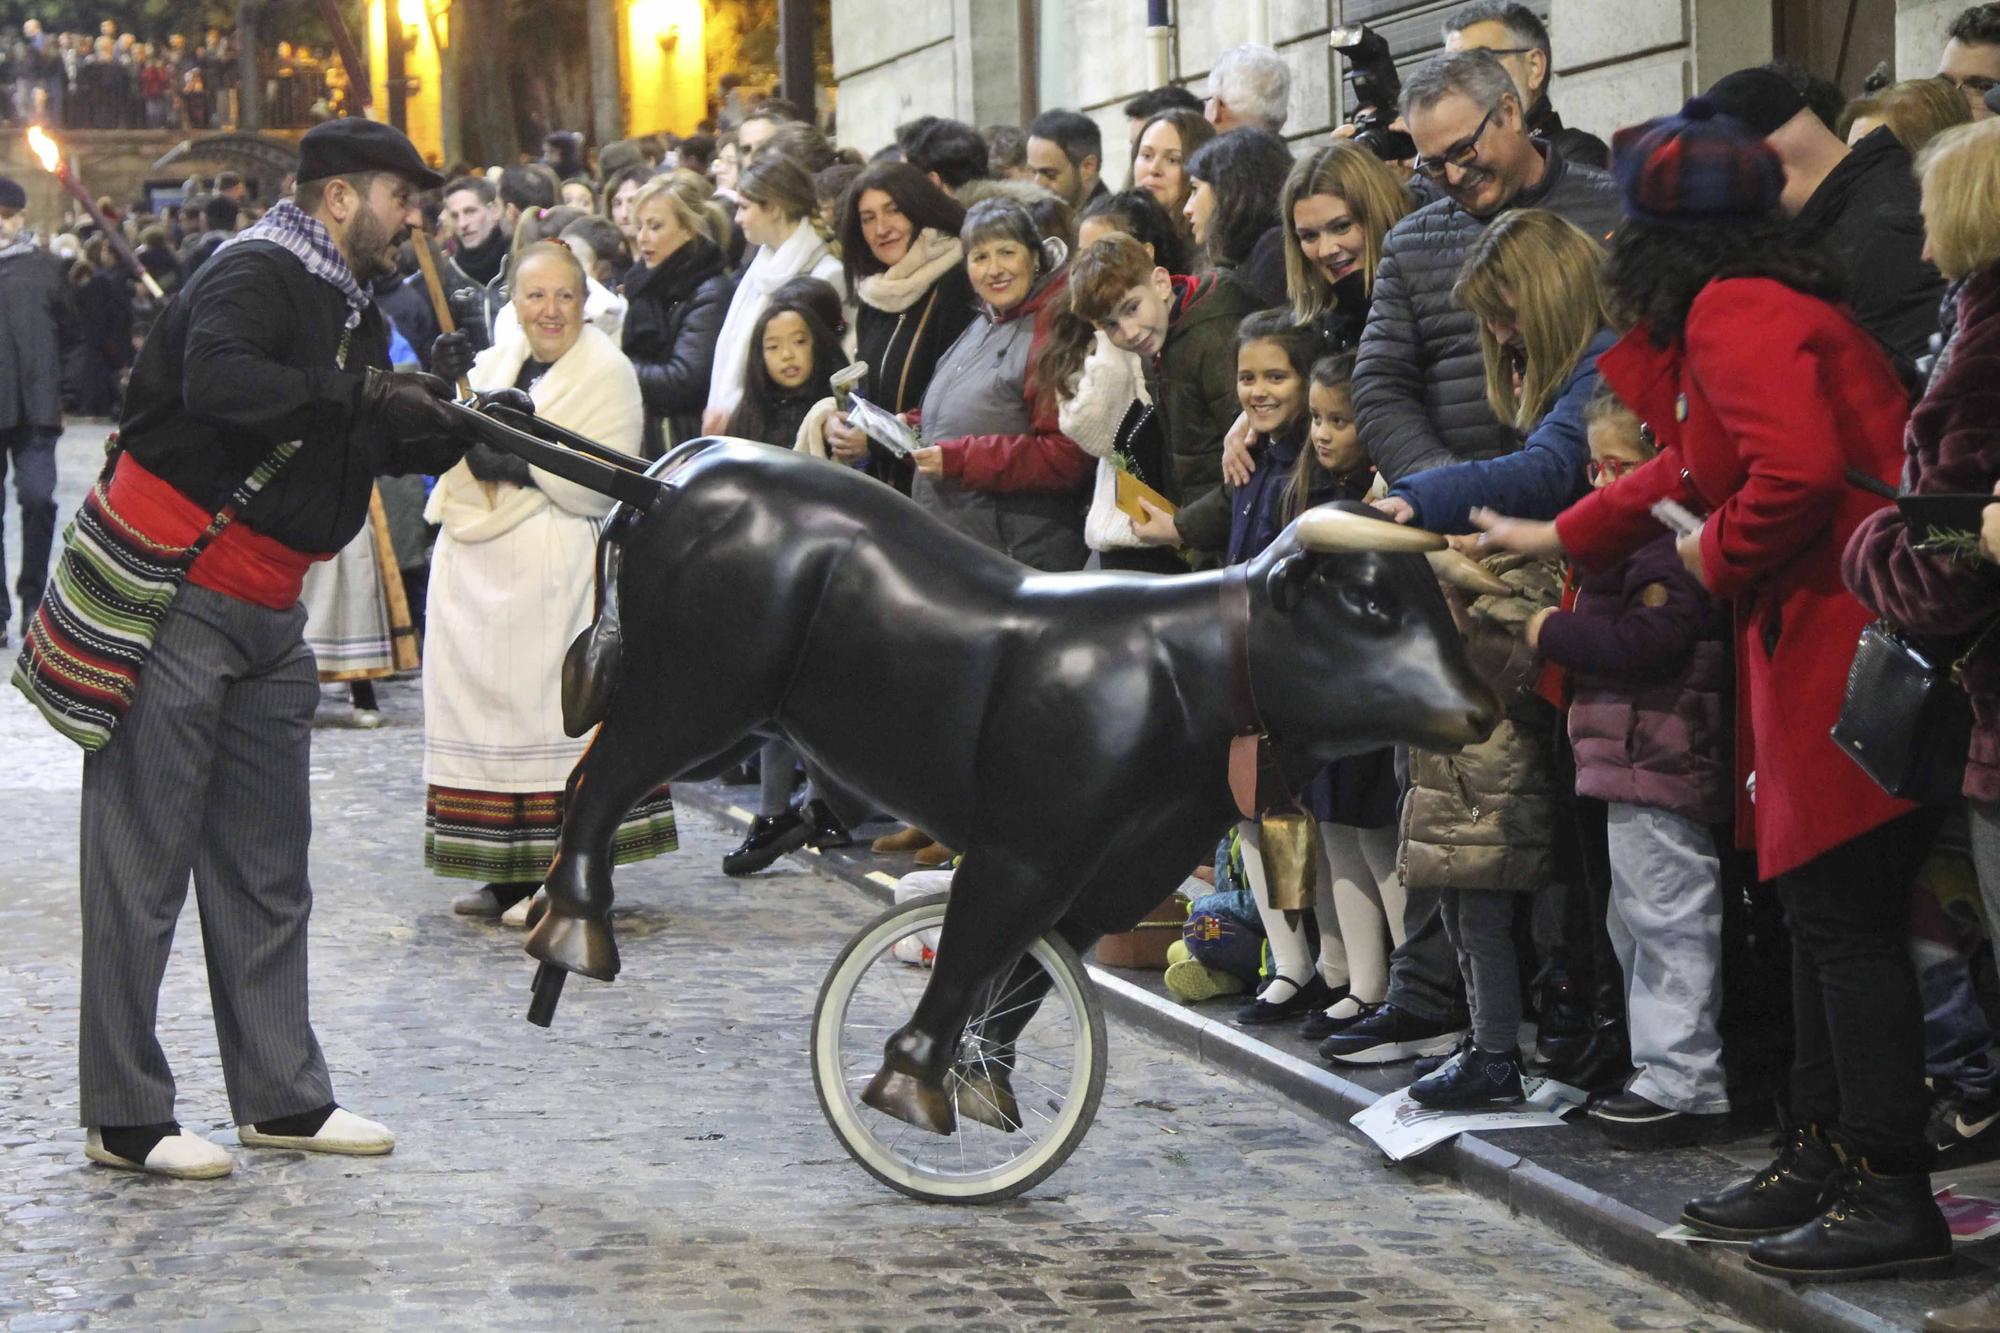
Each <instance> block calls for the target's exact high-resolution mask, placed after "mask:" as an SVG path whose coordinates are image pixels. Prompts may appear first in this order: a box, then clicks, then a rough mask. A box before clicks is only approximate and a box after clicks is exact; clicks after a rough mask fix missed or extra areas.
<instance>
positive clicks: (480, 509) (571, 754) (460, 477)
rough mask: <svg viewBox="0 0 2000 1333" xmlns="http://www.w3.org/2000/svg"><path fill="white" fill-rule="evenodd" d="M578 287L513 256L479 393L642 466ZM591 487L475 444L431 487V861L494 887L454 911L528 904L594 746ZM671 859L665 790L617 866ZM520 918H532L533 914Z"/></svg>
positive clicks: (594, 515)
mask: <svg viewBox="0 0 2000 1333" xmlns="http://www.w3.org/2000/svg"><path fill="white" fill-rule="evenodd" d="M585 276H586V275H585V274H584V272H583V267H582V265H581V264H579V263H578V262H577V259H576V256H575V255H574V254H573V253H571V251H570V250H569V249H568V248H567V247H566V246H564V245H562V244H561V243H560V242H557V241H543V242H538V243H536V244H535V245H532V246H530V247H528V248H527V249H525V250H523V251H522V252H521V255H520V258H519V260H518V261H517V263H516V265H515V270H514V283H513V298H512V300H513V306H514V310H515V313H516V314H517V315H518V316H519V319H518V321H517V322H516V323H514V324H513V325H512V326H511V328H510V329H507V330H504V331H503V332H502V334H501V337H500V341H498V342H496V343H495V344H494V345H493V346H492V347H490V348H488V349H487V350H486V351H484V352H481V353H480V354H479V357H478V359H477V360H476V361H475V362H474V363H473V366H472V372H471V376H470V378H471V381H472V386H473V388H475V389H478V390H481V391H491V390H495V389H507V388H517V389H524V390H526V391H527V393H528V396H529V397H530V398H532V399H533V400H534V403H535V411H536V414H537V415H538V416H542V417H545V418H547V419H548V420H549V421H552V422H554V423H556V424H557V425H560V426H565V427H567V428H569V429H570V430H574V431H576V432H578V433H579V434H582V435H587V436H589V437H590V438H591V439H594V440H597V441H599V442H601V443H603V444H606V445H608V446H610V447H612V448H614V449H618V450H620V451H622V452H624V453H628V454H632V455H633V456H635V457H636V456H638V453H639V441H640V432H641V427H642V423H643V419H644V408H643V406H642V405H641V403H640V401H639V380H638V377H637V375H635V374H634V373H633V370H632V366H631V363H630V362H628V361H627V360H626V359H625V354H624V353H623V352H621V351H619V350H618V345H617V344H616V343H614V342H612V341H611V340H610V339H609V338H607V337H606V336H605V335H604V334H603V333H602V332H601V331H600V330H598V329H597V328H595V327H593V326H591V325H590V324H588V323H587V322H586V321H585V319H584V313H583V311H584V290H585ZM610 507H611V502H610V501H609V500H607V499H605V498H604V497H603V496H601V495H599V494H597V493H596V492H595V491H590V490H586V489H584V488H583V487H581V486H578V485H576V484H575V483H573V482H568V481H564V480H563V479H562V478H560V477H556V476H552V475H550V474H549V473H547V472H544V471H542V470H541V469H539V468H531V467H529V466H528V465H527V464H526V463H524V462H522V461H521V460H520V459H517V458H515V457H514V456H513V455H511V454H505V453H502V452H500V451H498V450H495V449H492V448H490V447H489V446H486V445H475V446H474V447H473V449H472V450H471V451H470V452H469V453H468V454H467V456H466V459H465V461H463V462H461V463H459V464H458V465H457V466H456V467H453V468H452V469H451V470H450V471H449V472H447V473H445V474H444V475H443V476H442V477H440V478H438V484H437V489H436V490H434V491H433V492H432V493H431V500H430V504H429V506H428V507H427V508H426V509H425V511H424V516H425V517H426V518H428V519H429V520H431V521H432V522H434V523H438V524H441V525H442V531H441V532H440V533H439V535H438V541H437V549H436V552H435V553H434V554H433V556H432V557H431V582H430V623H429V634H428V636H427V638H426V641H425V658H426V661H425V664H424V781H425V783H426V784H427V792H426V803H425V804H426V808H425V818H424V862H425V864H427V865H429V866H430V867H431V868H432V869H434V870H435V871H437V873H438V874H440V875H445V876H450V877H456V878H464V879H479V880H484V881H487V883H486V884H485V885H484V887H482V888H480V889H477V890H474V891H473V892H470V893H466V894H463V895H461V896H460V897H459V898H457V899H456V900H454V901H453V903H452V910H453V911H456V912H458V913H459V914H461V915H465V916H495V915H498V914H500V913H502V912H505V911H506V910H507V909H508V908H509V907H512V906H514V905H515V904H517V903H520V904H522V905H523V906H525V900H526V899H527V897H528V895H530V894H531V893H533V892H534V890H535V888H536V886H537V885H538V884H539V883H540V882H541V879H542V876H543V874H544V873H545V872H546V871H547V870H548V866H549V862H550V860H551V859H552V858H553V856H554V854H555V844H556V836H557V834H558V833H559V832H560V830H561V825H562V792H563V785H564V783H565V781H567V779H568V777H569V771H570V768H571V767H572V766H573V765H574V764H575V763H576V760H577V758H578V757H579V756H580V755H581V754H582V753H583V751H584V748H585V747H586V746H587V745H588V744H589V738H588V737H583V738H579V739H571V738H570V737H568V736H565V735H564V734H563V728H562V687H561V677H562V660H563V654H564V653H565V652H566V651H567V650H568V648H569V645H570V641H571V640H572V639H574V638H575V637H576V635H577V633H578V632H579V631H581V630H582V629H583V628H584V626H586V625H587V624H589V623H590V618H591V616H592V614H593V612H594V606H593V594H594V581H593V580H594V558H595V551H596V540H597V521H598V520H599V519H601V518H602V517H603V516H604V514H605V513H606V511H608V510H609V509H610ZM675 846H676V840H675V832H674V814H673V805H672V802H671V800H670V798H669V796H668V793H667V789H666V788H665V787H662V788H660V790H659V791H657V792H655V793H654V794H653V795H652V796H651V797H649V798H647V799H646V800H644V801H642V802H640V804H639V805H638V806H637V807H636V808H635V809H634V810H633V811H632V813H631V814H630V815H628V816H627V817H626V821H625V823H624V824H623V825H622V826H621V827H620V829H619V831H618V860H619V862H620V863H623V862H626V861H636V860H639V859H642V858H644V857H648V856H654V855H657V854H658V853H660V852H663V851H671V850H673V849H674V847H675ZM523 915H525V913H523Z"/></svg>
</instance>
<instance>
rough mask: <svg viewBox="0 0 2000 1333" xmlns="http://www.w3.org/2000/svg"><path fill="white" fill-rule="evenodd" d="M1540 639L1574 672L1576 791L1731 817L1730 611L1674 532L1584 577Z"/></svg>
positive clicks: (1709, 817)
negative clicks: (1678, 546) (1697, 574)
mask: <svg viewBox="0 0 2000 1333" xmlns="http://www.w3.org/2000/svg"><path fill="white" fill-rule="evenodd" d="M1538 642H1539V645H1540V648H1541V652H1542V655H1543V656H1544V657H1546V658H1548V659H1549V660H1550V661H1552V662H1555V663H1557V664H1558V665H1560V666H1563V667H1566V668H1568V669H1569V672H1570V680H1571V684H1572V687H1573V690H1572V694H1571V696H1570V705H1569V740H1570V748H1571V749H1572V750H1573V751H1574V752H1575V754H1576V791H1577V795H1579V796H1592V797H1595V798H1597V799H1598V800H1600V801H1617V802H1620V803H1621V804H1624V805H1645V806H1652V807H1654V808H1656V809H1661V810H1671V811H1673V812H1674V813H1675V814H1677V815H1685V816H1686V817H1687V818H1689V819H1694V820H1699V821H1701V822H1702V823H1704V824H1722V823H1727V822H1728V820H1729V818H1730V814H1731V812H1732V811H1733V810H1734V809H1735V797H1734V792H1733V788H1734V787H1735V779H1734V753H1733V752H1734V750H1735V744H1736V736H1735V722H1734V719H1733V717H1732V715H1731V713H1730V696H1731V695H1732V694H1733V693H1734V691H1733V689H1732V682H1731V679H1730V667H1729V613H1728V612H1727V611H1726V610H1725V609H1724V608H1722V607H1719V606H1717V605H1716V603H1715V602H1714V601H1713V600H1712V599H1711V598H1710V597H1709V595H1708V594H1707V593H1706V592H1705V591H1703V589H1702V586H1701V584H1700V583H1698V582H1696V581H1695V578H1694V576H1693V575H1692V574H1690V573H1688V572H1687V570H1686V569H1685V568H1683V567H1682V565H1681V558H1680V556H1679V555H1677V554H1676V553H1675V552H1674V539H1673V537H1672V536H1670V535H1668V534H1665V533H1663V534H1661V535H1660V536H1659V537H1658V538H1657V539H1655V540H1653V541H1651V542H1648V543H1647V544H1646V545H1644V546H1642V547H1640V548H1639V549H1638V550H1637V551H1635V552H1633V554H1632V556H1631V557H1630V558H1629V559H1627V560H1626V561H1625V562H1624V563H1623V564H1620V565H1615V566H1613V567H1611V568H1610V569H1606V570H1603V571H1602V572H1597V573H1590V574H1585V575H1583V576H1582V577H1580V578H1579V579H1578V581H1577V596H1576V609H1575V610H1573V611H1558V612H1556V613H1555V614H1554V615H1552V616H1550V617H1549V618H1548V619H1547V620H1546V621H1544V622H1543V623H1542V632H1541V637H1540V639H1539V641H1538Z"/></svg>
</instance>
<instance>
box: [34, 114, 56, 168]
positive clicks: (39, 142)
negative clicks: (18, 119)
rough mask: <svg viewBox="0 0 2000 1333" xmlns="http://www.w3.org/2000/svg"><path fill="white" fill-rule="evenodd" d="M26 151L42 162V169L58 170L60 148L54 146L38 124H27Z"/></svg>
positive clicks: (53, 142)
mask: <svg viewBox="0 0 2000 1333" xmlns="http://www.w3.org/2000/svg"><path fill="white" fill-rule="evenodd" d="M28 151H29V152H31V153H33V154H34V155H35V157H36V159H37V160H38V161H40V162H41V164H42V170H43V171H59V170H60V169H61V167H62V150H61V149H60V148H57V147H56V141H55V140H54V139H51V138H50V137H49V136H48V135H47V134H46V133H45V132H44V131H43V130H42V127H41V126H39V125H30V126H28Z"/></svg>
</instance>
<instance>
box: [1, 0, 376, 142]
mask: <svg viewBox="0 0 2000 1333" xmlns="http://www.w3.org/2000/svg"><path fill="white" fill-rule="evenodd" d="M257 64H258V70H259V74H260V77H261V78H262V80H263V84H264V87H263V95H264V96H263V123H264V124H265V125H266V126H269V127H271V128H274V129H302V128H305V127H307V126H311V125H314V124H316V123H318V122H319V121H322V120H326V119H328V118H330V117H333V116H338V115H342V114H344V110H345V97H346V87H347V79H346V71H345V69H344V68H342V66H341V64H340V62H339V60H338V59H337V58H335V57H333V56H332V55H331V54H329V55H328V56H327V57H326V58H324V59H323V58H321V57H320V56H319V55H316V54H315V53H314V52H313V50H312V48H311V47H309V46H306V45H304V44H303V43H301V44H299V45H297V46H294V45H293V44H292V43H290V42H278V43H276V44H275V45H274V46H272V47H271V48H270V49H269V50H267V51H260V52H259V54H258V60H257ZM242 69H243V67H242V61H241V59H240V52H239V50H238V48H237V46H236V43H235V40H234V38H233V37H232V36H231V35H230V34H228V33H226V32H223V31H221V30H219V29H215V28H211V29H209V30H208V32H207V33H206V34H205V35H203V36H202V37H201V38H200V39H199V40H191V39H190V38H189V37H188V36H187V35H186V34H185V33H178V32H177V33H173V34H171V35H170V36H168V37H167V38H166V39H165V40H163V41H146V40H142V39H141V38H139V37H138V36H137V35H135V34H133V33H131V32H125V31H120V30H119V27H118V25H117V24H116V23H115V22H113V21H112V20H110V19H106V20H104V22H102V23H101V24H99V25H98V29H97V31H96V32H95V33H90V32H46V31H44V30H43V27H42V24H41V22H40V21H39V20H37V19H29V20H27V21H26V22H25V23H23V24H22V25H21V30H20V31H19V32H18V33H8V34H5V35H0V123H4V124H7V125H30V124H33V125H42V126H45V127H47V128H49V129H66V130H220V129H227V128H230V127H232V126H234V125H235V124H236V123H237V111H238V106H239V102H238V95H239V92H240V90H241V80H242Z"/></svg>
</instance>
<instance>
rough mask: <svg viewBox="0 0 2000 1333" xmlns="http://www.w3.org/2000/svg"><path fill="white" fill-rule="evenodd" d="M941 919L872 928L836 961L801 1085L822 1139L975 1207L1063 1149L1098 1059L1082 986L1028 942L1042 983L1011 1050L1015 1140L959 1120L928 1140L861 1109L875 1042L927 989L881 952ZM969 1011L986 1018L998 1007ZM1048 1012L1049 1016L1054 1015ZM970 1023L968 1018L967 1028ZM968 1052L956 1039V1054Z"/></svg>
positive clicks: (924, 977)
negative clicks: (822, 1127)
mask: <svg viewBox="0 0 2000 1333" xmlns="http://www.w3.org/2000/svg"><path fill="white" fill-rule="evenodd" d="M944 910H945V905H944V904H943V903H942V902H938V903H924V904H919V905H917V906H915V907H913V908H911V909H910V910H909V911H908V912H905V913H901V914H899V915H896V916H893V917H890V918H888V919H887V920H884V921H881V922H879V923H877V925H876V926H875V927H874V928H873V929H872V930H870V931H869V932H868V933H867V934H866V935H865V936H864V937H863V938H862V939H861V940H860V941H858V942H857V943H856V944H855V946H854V948H853V949H852V950H851V951H850V952H849V953H848V954H847V955H846V956H845V961H844V962H843V963H842V964H841V966H840V969H839V971H838V972H836V973H835V974H834V976H833V977H832V978H830V980H829V982H828V985H827V990H826V994H825V998H824V1000H823V1002H822V1003H821V1005H820V1009H819V1012H817V1013H816V1014H815V1015H814V1016H813V1075H814V1078H815V1079H816V1081H817V1082H818V1084H819V1087H820V1090H821V1094H822V1102H823V1105H824V1106H825V1108H826V1112H827V1117H828V1119H829V1120H830V1121H831V1122H832V1124H833V1129H834V1132H835V1133H836V1134H838V1135H839V1136H840V1139H841V1141H842V1142H843V1143H844V1144H846V1145H847V1147H848V1148H849V1150H850V1151H852V1152H853V1153H854V1154H855V1156H856V1157H858V1158H860V1159H862V1160H863V1161H865V1162H866V1163H867V1164H868V1165H869V1166H871V1167H872V1168H873V1169H874V1170H876V1171H878V1172H880V1173H881V1174H882V1175H883V1176H884V1177H885V1178H888V1179H891V1180H894V1181H896V1182H898V1183H900V1184H901V1185H903V1186H905V1187H907V1188H909V1189H910V1190H912V1191H913V1192H916V1193H919V1194H924V1195H930V1196H933V1197H936V1198H940V1199H960V1200H963V1199H977V1198H981V1197H985V1196H988V1195H992V1194H996V1193H1000V1192H1002V1191H1005V1190H1007V1189H1008V1188H1010V1187H1012V1186H1014V1185H1017V1184H1019V1183H1020V1182H1021V1181H1023V1180H1025V1179H1027V1178H1028V1177H1030V1176H1032V1175H1033V1174H1034V1173H1035V1172H1036V1171H1037V1170H1038V1169H1040V1168H1041V1167H1042V1166H1043V1165H1044V1164H1046V1163H1047V1162H1048V1160H1049V1158H1050V1156H1051V1155H1052V1154H1055V1153H1058V1152H1061V1151H1064V1150H1065V1146H1066V1145H1068V1144H1069V1143H1070V1141H1071V1137H1072V1135H1073V1133H1074V1131H1075V1130H1076V1128H1077V1122H1078V1120H1079V1119H1080V1118H1081V1117H1082V1116H1083V1115H1084V1113H1085V1111H1086V1109H1087V1102H1088V1100H1089V1099H1088V1089H1089V1086H1090V1081H1091V1075H1092V1072H1093V1069H1094V1067H1095V1063H1096V1060H1097V1058H1098V1056H1099V1053H1098V1052H1097V1051H1096V1049H1095V1045H1094V1041H1093V1036H1092V1033H1091V1028H1090V1019H1089V1010H1088V1003H1087V1000H1086V997H1085V995H1084V993H1083V989H1082V986H1083V979H1082V978H1081V977H1080V976H1078V975H1076V974H1074V973H1072V972H1071V971H1070V969H1069V968H1067V967H1065V966H1064V965H1063V963H1062V960H1061V957H1060V955H1058V954H1057V952H1056V951H1055V949H1054V948H1053V947H1051V946H1050V945H1049V944H1048V942H1047V941H1046V940H1043V939H1037V940H1036V941H1035V942H1034V944H1033V945H1032V946H1030V948H1029V950H1028V956H1029V957H1031V958H1033V959H1034V960H1035V961H1036V962H1037V963H1039V964H1040V965H1041V967H1042V970H1043V971H1045V972H1046V973H1048V975H1049V976H1050V977H1051V978H1053V984H1052V985H1051V986H1050V987H1049V990H1048V993H1047V994H1046V995H1044V996H1043V998H1042V1001H1041V1008H1040V1009H1038V1010H1037V1011H1036V1013H1035V1016H1034V1018H1033V1020H1032V1021H1031V1022H1030V1023H1029V1025H1028V1028H1027V1029H1026V1030H1025V1031H1024V1032H1023V1033H1022V1035H1021V1038H1020V1039H1019V1041H1018V1043H1017V1049H1016V1056H1017V1058H1016V1062H1015V1069H1014V1093H1015V1099H1016V1101H1017V1103H1018V1104H1019V1109H1020V1119H1021V1122H1022V1128H1021V1129H1020V1130H1017V1131H1016V1132H1014V1133H1012V1134H1008V1133H1004V1132H1002V1131H1001V1130H998V1129H995V1128H993V1127H991V1126H989V1125H985V1124H982V1123H980V1122H978V1121H975V1120H973V1119H971V1118H970V1117H968V1116H965V1115H962V1114H961V1115H960V1116H959V1117H958V1122H959V1127H958V1132H957V1133H955V1134H952V1135H949V1136H943V1135H936V1134H932V1133H930V1132H928V1131H926V1130H922V1129H918V1128H917V1127H916V1126H914V1125H909V1124H905V1123H904V1122H903V1121H900V1120H897V1119H895V1118H894V1117H892V1116H887V1115H884V1114H882V1113H881V1112H880V1111H877V1110H875V1109H874V1108H873V1107H871V1106H867V1105H864V1104H863V1103H862V1101H861V1091H862V1089H863V1088H865V1087H866V1086H867V1084H868V1080H869V1079H870V1078H871V1077H873V1075H874V1073H875V1071H876V1070H877V1069H878V1068H879V1067H880V1065H881V1061H882V1044H883V1043H884V1042H885V1041H887V1040H888V1038H889V1035H890V1033H891V1032H893V1031H895V1030H896V1029H897V1028H899V1027H901V1026H902V1024H903V1023H904V1022H905V1021H907V1019H908V1018H909V1014H910V1010H911V1009H912V1008H914V1006H915V1003H916V999H917V997H918V996H919V995H921V994H922V992H923V987H924V985H925V983H926V982H928V981H929V979H930V972H929V970H928V969H927V968H919V967H914V966H911V965H909V964H907V963H903V962H900V961H898V960H897V959H895V958H894V957H891V956H890V953H889V949H890V946H891V945H893V944H894V943H895V942H896V941H897V940H899V939H902V938H904V937H906V936H909V935H913V934H915V933H917V932H919V931H922V930H925V929H934V928H936V927H937V926H938V925H939V923H941V922H942V921H943V920H944ZM885 969H895V972H894V973H893V974H892V973H887V972H885ZM871 982H872V984H871ZM885 983H886V984H885ZM898 983H900V985H898ZM888 992H893V993H894V994H896V995H897V996H898V997H900V1000H901V1001H904V1002H906V1003H904V1004H903V1007H901V1008H900V1011H899V1012H898V1010H897V1008H896V1007H895V1002H891V1001H887V1000H886V999H885V994H886V993H888ZM1001 998H1003V999H1004V998H1005V997H1001ZM857 1008H859V1009H860V1011H861V1012H859V1013H858V1014H857V1012H856V1011H857ZM981 1008H982V1009H985V1010H987V1011H990V1012H992V1013H994V1014H995V1015H996V1016H997V1013H999V1012H1003V1011H1004V1008H1005V1006H1004V1005H1001V1004H986V1005H982V1006H981ZM1058 1009H1059V1010H1060V1011H1061V1012H1060V1013H1059V1014H1058V1013H1056V1012H1054V1011H1055V1010H1058ZM892 1015H893V1017H892ZM978 1017H979V1014H978V1012H977V1011H976V1012H975V1022H976V1021H977V1018H978ZM1044 1030H1045V1033H1046V1035H1044ZM1057 1046H1061V1047H1063V1048H1065V1049H1064V1054H1063V1055H1062V1057H1061V1058H1060V1059H1058V1058H1057V1057H1056V1056H1055V1055H1053V1054H1052V1051H1053V1050H1054V1049H1055V1047H1057ZM974 1052H975V1048H974V1047H973V1046H972V1043H971V1040H970V1039H968V1042H967V1045H966V1046H965V1047H963V1048H962V1053H963V1054H973V1053H974ZM953 1078H954V1079H956V1078H957V1074H956V1072H955V1071H954V1074H953ZM956 1086H957V1085H956V1083H954V1084H953V1087H954V1089H955V1088H956ZM1015 1145H1018V1146H1015ZM1010 1149H1011V1151H1010Z"/></svg>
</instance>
